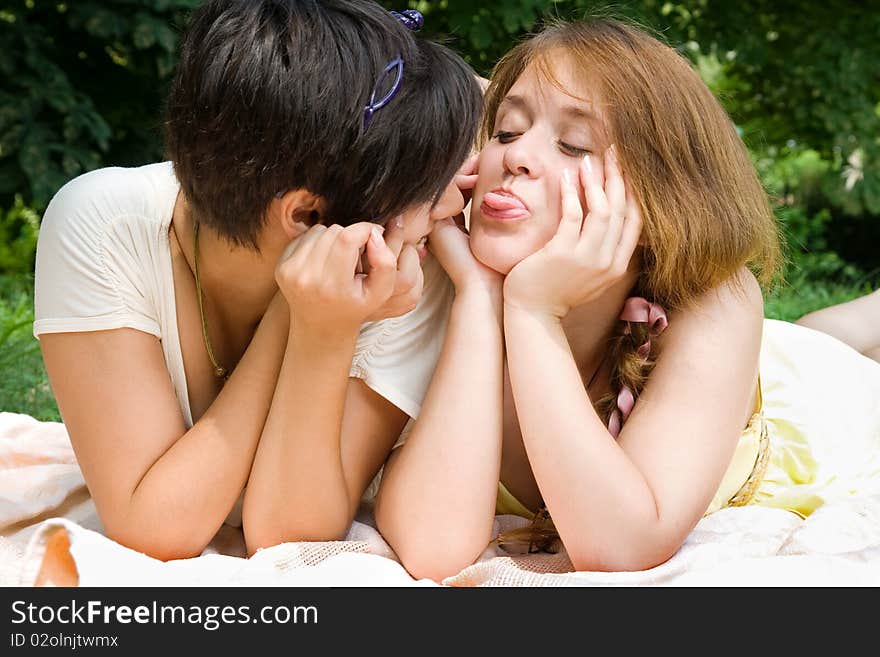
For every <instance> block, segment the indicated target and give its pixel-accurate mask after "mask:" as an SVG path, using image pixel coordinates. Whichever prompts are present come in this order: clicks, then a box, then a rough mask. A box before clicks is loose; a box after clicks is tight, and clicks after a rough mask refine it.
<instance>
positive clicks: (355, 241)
mask: <svg viewBox="0 0 880 657" xmlns="http://www.w3.org/2000/svg"><path fill="white" fill-rule="evenodd" d="M373 227H374V224H371V223H369V222H366V221H362V222H359V223H356V224H352V225H351V226H346V227H345V228H342V227H341V226H340V227H339V229H338V230H335V231H333V233H332V234H331V233H330V232H329V230H328V236H327V240H326V243H325V242H324V241H323V240H322V241H321V242H319V243H318V244H317V245H316V246H315V250H314V252H313V254H312V257H313V258H315V259H317V258H321V260H317V262H323V268H324V276H325V277H326V278H327V279H328V280H333V281H335V284H337V285H347V284H349V283H350V282H351V280H352V278H353V277H354V275H355V270H356V269H357V266H358V261H359V260H360V254H361V248H362V247H363V246H364V245H366V243H367V240H369V239H370V235H371V234H372V229H373ZM332 228H333V227H332V226H331V229H332Z"/></svg>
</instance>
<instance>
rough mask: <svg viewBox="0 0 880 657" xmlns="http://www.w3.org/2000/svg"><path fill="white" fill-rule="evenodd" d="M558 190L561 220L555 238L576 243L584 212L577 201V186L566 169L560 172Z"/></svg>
mask: <svg viewBox="0 0 880 657" xmlns="http://www.w3.org/2000/svg"><path fill="white" fill-rule="evenodd" d="M559 189H560V194H561V196H562V218H561V219H560V220H559V226H558V228H557V229H556V236H557V237H559V238H561V239H564V240H567V241H569V240H570V241H573V242H576V241H577V239H578V236H579V235H580V232H581V224H583V222H584V211H583V208H581V202H580V200H579V199H578V190H577V186H576V185H575V183H574V180H573V176H572V175H571V171H569V170H568V169H563V170H562V179H561V181H560V184H559Z"/></svg>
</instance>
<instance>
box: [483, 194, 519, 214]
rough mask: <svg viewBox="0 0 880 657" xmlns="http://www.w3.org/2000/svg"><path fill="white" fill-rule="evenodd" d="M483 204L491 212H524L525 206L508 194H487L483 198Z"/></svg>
mask: <svg viewBox="0 0 880 657" xmlns="http://www.w3.org/2000/svg"><path fill="white" fill-rule="evenodd" d="M483 203H485V204H486V205H488V206H489V207H490V208H492V209H493V210H525V209H526V206H525V205H524V204H523V202H522V201H520V200H519V199H518V198H516V197H515V196H511V195H510V194H499V193H498V192H487V193H486V195H485V196H484V197H483Z"/></svg>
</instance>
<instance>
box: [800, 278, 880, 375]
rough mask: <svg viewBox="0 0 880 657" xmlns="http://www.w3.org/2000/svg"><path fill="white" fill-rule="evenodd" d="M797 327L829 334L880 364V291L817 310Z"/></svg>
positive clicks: (809, 314)
mask: <svg viewBox="0 0 880 657" xmlns="http://www.w3.org/2000/svg"><path fill="white" fill-rule="evenodd" d="M796 323H797V324H800V325H802V326H806V327H808V328H811V329H815V330H816V331H822V332H823V333H828V334H829V335H832V336H834V337H835V338H837V339H838V340H840V341H842V342H845V343H846V344H848V345H849V346H851V347H852V348H853V349H855V350H856V351H858V352H860V353H863V354H865V355H866V356H868V357H869V358H873V359H875V360H880V329H878V327H880V290H876V291H874V292H871V293H870V294H866V295H864V296H861V297H857V298H855V299H853V300H851V301H846V302H844V303H839V304H837V305H834V306H829V307H827V308H821V309H819V310H815V311H813V312H811V313H808V314H806V315H804V316H803V317H801V318H800V319H799V320H797V322H796Z"/></svg>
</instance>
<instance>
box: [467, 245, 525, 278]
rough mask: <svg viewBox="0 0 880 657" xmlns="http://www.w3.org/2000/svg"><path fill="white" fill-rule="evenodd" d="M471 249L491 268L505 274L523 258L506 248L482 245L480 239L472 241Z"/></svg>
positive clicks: (478, 258) (475, 255) (477, 257)
mask: <svg viewBox="0 0 880 657" xmlns="http://www.w3.org/2000/svg"><path fill="white" fill-rule="evenodd" d="M492 246H495V245H492ZM471 251H472V252H473V254H474V257H475V258H476V259H477V260H479V261H480V262H482V263H483V264H484V265H486V266H487V267H488V268H489V269H493V270H495V271H497V272H498V273H499V274H503V275H504V276H507V274H509V273H510V270H511V269H513V268H514V266H515V265H516V263H518V262H519V261H520V260H522V258H520V257H517V255H516V254H512V253H510V252H509V251H506V250H504V249H501V248H492V247H491V246H490V247H488V248H487V247H485V246H484V245H482V244H481V243H480V242H479V240H477V241H476V242H471Z"/></svg>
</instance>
